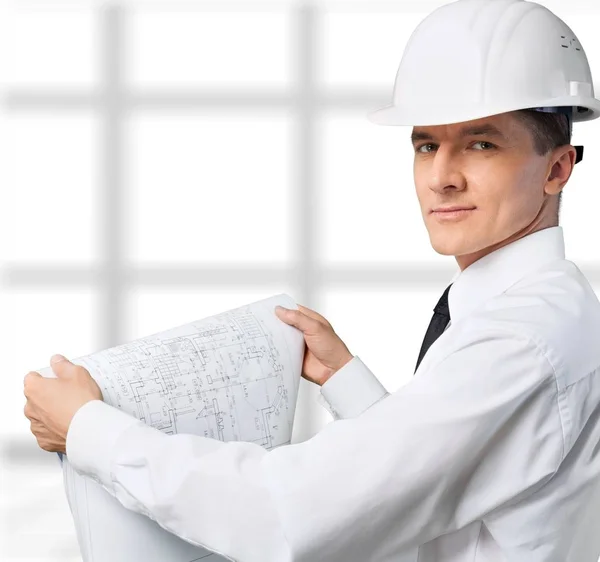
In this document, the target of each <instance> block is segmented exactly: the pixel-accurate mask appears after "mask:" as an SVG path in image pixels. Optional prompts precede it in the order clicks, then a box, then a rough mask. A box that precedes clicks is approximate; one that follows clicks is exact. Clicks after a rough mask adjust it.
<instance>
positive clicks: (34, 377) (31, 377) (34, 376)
mask: <svg viewBox="0 0 600 562" xmlns="http://www.w3.org/2000/svg"><path fill="white" fill-rule="evenodd" d="M41 378H43V377H42V375H40V374H39V373H37V372H36V371H30V372H29V373H27V374H26V375H25V378H24V379H23V394H24V395H25V397H26V398H29V396H30V394H31V389H32V388H33V387H35V385H36V383H37V382H38V380H39V379H41Z"/></svg>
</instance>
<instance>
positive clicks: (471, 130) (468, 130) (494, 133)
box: [410, 124, 506, 144]
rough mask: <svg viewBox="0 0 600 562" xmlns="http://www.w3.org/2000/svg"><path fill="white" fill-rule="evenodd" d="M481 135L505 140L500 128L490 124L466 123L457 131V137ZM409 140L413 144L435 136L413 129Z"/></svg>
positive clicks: (432, 138) (430, 139)
mask: <svg viewBox="0 0 600 562" xmlns="http://www.w3.org/2000/svg"><path fill="white" fill-rule="evenodd" d="M481 136H486V137H499V138H501V139H504V140H506V137H505V136H504V134H503V133H502V131H500V129H498V128H497V127H496V126H494V125H490V124H488V125H467V126H466V127H463V128H462V129H461V130H460V131H459V132H458V137H459V138H464V137H481ZM410 140H411V142H412V143H413V144H415V143H416V142H418V141H424V140H425V141H432V140H435V138H434V136H433V135H431V134H430V133H426V132H425V131H413V132H412V134H411V135H410Z"/></svg>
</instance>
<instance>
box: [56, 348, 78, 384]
mask: <svg viewBox="0 0 600 562" xmlns="http://www.w3.org/2000/svg"><path fill="white" fill-rule="evenodd" d="M50 366H51V367H52V370H53V371H54V374H55V375H56V376H57V377H58V378H60V377H66V376H69V375H70V374H71V373H72V372H73V371H72V369H73V367H76V365H74V364H73V363H71V361H69V360H68V359H67V358H66V357H65V356H64V355H60V354H59V353H57V354H56V355H53V356H52V357H51V358H50Z"/></svg>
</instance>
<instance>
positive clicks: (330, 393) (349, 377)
mask: <svg viewBox="0 0 600 562" xmlns="http://www.w3.org/2000/svg"><path fill="white" fill-rule="evenodd" d="M388 394H389V393H388V391H387V390H386V389H385V387H384V386H383V385H382V384H381V382H380V381H379V379H378V378H377V377H376V376H375V375H374V374H373V373H372V372H371V370H370V369H369V368H368V367H367V366H366V365H365V364H364V363H363V362H362V361H361V360H360V358H359V357H357V356H354V357H353V358H352V359H351V360H350V361H348V363H346V364H345V365H344V366H343V367H342V368H341V369H339V370H338V371H336V372H335V373H334V374H333V376H332V377H331V378H330V379H329V380H328V381H327V382H325V383H324V384H323V385H321V392H320V393H319V394H318V395H317V401H318V402H319V403H320V404H321V406H323V407H324V408H325V409H326V410H327V411H328V412H329V413H330V414H331V415H332V416H333V419H334V420H338V419H344V418H353V417H356V416H359V415H360V414H362V413H363V412H364V411H365V410H367V409H368V408H370V407H371V406H372V405H373V404H375V403H376V402H379V400H382V399H383V398H385V397H386V396H388Z"/></svg>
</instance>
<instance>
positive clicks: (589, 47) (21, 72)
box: [0, 0, 600, 562]
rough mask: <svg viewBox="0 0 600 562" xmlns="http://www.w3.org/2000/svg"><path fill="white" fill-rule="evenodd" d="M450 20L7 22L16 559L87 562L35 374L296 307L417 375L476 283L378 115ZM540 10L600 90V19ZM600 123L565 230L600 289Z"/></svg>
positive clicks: (401, 378)
mask: <svg viewBox="0 0 600 562" xmlns="http://www.w3.org/2000/svg"><path fill="white" fill-rule="evenodd" d="M444 3H446V2H440V1H426V0H418V1H412V0H395V1H393V0H390V1H378V0H360V1H357V0H352V1H351V0H346V1H342V0H340V1H325V0H323V1H316V0H315V1H312V2H299V1H291V0H288V1H286V0H276V1H259V0H257V1H253V0H244V1H229V0H215V1H206V2H204V1H201V0H197V1H195V2H179V1H176V0H169V1H168V2H166V1H164V2H151V1H137V2H135V1H131V2H126V1H122V2H114V3H107V2H85V1H83V0H77V1H66V0H65V1H54V0H44V1H43V2H42V1H39V2H33V1H28V0H19V1H18V2H9V1H7V0H5V1H4V2H2V3H1V4H0V64H1V67H0V68H1V75H0V79H1V83H0V154H1V155H3V156H4V157H0V195H1V197H0V351H1V353H0V373H1V377H2V380H1V386H0V416H1V417H0V421H1V423H0V471H1V472H0V486H1V493H0V517H1V518H2V519H1V521H0V559H1V560H3V561H6V562H9V561H17V560H18V561H23V560H30V561H33V560H35V561H40V562H51V561H52V562H54V561H59V560H60V561H61V562H64V561H66V562H75V561H79V560H80V557H79V555H78V547H77V543H76V540H75V533H74V528H73V524H72V521H71V515H70V512H69V510H68V505H67V502H66V499H65V497H64V493H63V489H62V479H61V472H60V469H59V464H58V461H57V459H56V456H55V455H51V454H49V453H44V452H43V451H40V450H39V449H38V448H37V444H36V442H35V440H34V438H33V436H32V435H31V434H30V433H29V423H28V421H27V420H26V419H25V418H24V416H23V411H22V409H23V405H24V397H23V394H22V382H23V377H24V376H25V374H26V373H27V372H28V371H30V370H35V369H39V368H41V367H44V366H46V365H48V363H49V358H50V356H51V355H52V354H54V353H62V354H64V355H66V356H67V357H69V358H74V357H78V356H81V355H86V354H89V353H93V352H94V351H98V350H101V349H105V348H107V347H111V346H114V345H118V344H120V343H125V342H126V341H130V340H133V339H136V338H138V337H142V336H145V335H149V334H151V333H154V332H157V331H160V330H164V329H167V328H170V327H173V326H176V325H180V324H183V323H186V322H189V321H192V320H196V319H200V318H203V317H206V316H209V315H212V314H216V313H219V312H223V311H225V310H229V309H231V308H235V307H237V306H241V305H243V304H246V303H249V302H253V301H255V300H258V299H262V298H266V297H268V296H271V295H274V294H276V293H280V292H287V293H289V294H290V295H291V296H292V297H293V298H294V299H296V301H297V302H299V303H301V304H304V305H305V306H308V307H310V308H313V309H315V310H317V311H318V312H320V313H321V314H323V315H324V316H325V317H327V318H328V319H329V320H330V321H331V323H332V324H333V326H334V328H335V329H336V331H337V332H338V333H339V335H340V336H341V337H342V339H343V340H344V341H345V342H346V344H347V345H348V346H349V348H350V350H351V351H352V352H353V353H354V354H355V355H359V356H360V357H361V359H363V361H364V362H365V363H366V364H367V365H368V366H369V367H370V368H371V370H372V371H373V372H374V373H375V374H376V375H377V376H378V377H379V378H380V379H381V380H382V382H383V384H384V385H385V386H386V387H387V388H388V390H390V391H393V390H395V389H396V388H398V387H399V386H401V385H402V384H403V383H405V382H406V381H407V380H409V378H410V377H411V376H412V372H413V369H414V364H415V361H416V358H417V353H418V350H419V346H420V343H421V340H422V337H423V334H424V332H425V329H426V327H427V324H428V322H429V319H430V317H431V311H432V307H433V306H434V305H435V303H436V302H437V299H438V297H439V295H440V294H441V292H442V291H443V289H444V288H445V287H446V285H447V283H448V282H449V280H450V279H451V277H452V275H453V274H454V272H455V270H456V266H455V263H454V261H453V260H452V259H451V258H447V257H441V256H439V255H437V254H436V253H435V252H434V251H433V250H432V249H431V247H430V246H429V243H428V238H427V234H426V231H425V228H424V227H423V225H422V220H421V216H420V211H419V207H418V203H417V199H416V196H415V193H414V184H413V178H412V159H413V152H412V148H411V144H410V140H409V135H410V132H411V129H410V128H407V127H378V126H376V125H372V124H371V123H370V122H368V121H367V119H366V113H367V112H368V111H369V110H371V109H375V108H377V107H379V106H380V105H385V104H387V103H389V102H390V101H391V95H392V87H393V82H394V78H395V73H396V69H397V66H398V63H399V62H400V58H401V55H402V51H403V48H404V46H405V44H406V41H407V40H408V38H409V35H410V33H411V32H412V31H413V29H414V28H415V26H416V25H417V24H418V23H419V22H420V21H421V20H422V19H423V18H424V17H425V16H426V15H427V14H428V13H429V12H430V11H431V10H433V9H435V8H437V7H438V6H440V5H442V4H444ZM539 3H541V4H544V5H546V6H548V7H549V8H550V9H552V10H553V11H554V12H555V13H556V14H557V15H559V16H560V17H561V18H562V19H564V20H565V21H566V22H567V24H568V25H570V26H571V27H572V28H573V30H574V31H575V33H576V35H577V36H578V38H579V39H580V41H581V43H582V44H583V47H584V49H585V50H586V52H587V55H588V59H589V60H590V63H591V65H592V69H593V71H595V72H596V79H597V81H600V78H599V77H600V40H599V38H598V34H597V30H598V29H599V28H600V6H599V5H598V3H596V2H591V1H590V0H587V1H586V0H571V1H570V2H568V3H566V2H564V0H556V1H540V2H539ZM599 83H600V82H599ZM599 90H600V88H598V87H597V88H596V95H597V97H600V96H599ZM598 127H599V125H598V123H597V122H596V121H593V122H590V123H583V124H576V125H575V130H574V139H573V142H574V143H575V144H584V145H585V150H586V156H585V159H584V161H583V162H582V163H581V164H579V165H578V166H577V168H576V169H575V172H574V174H573V176H572V178H571V180H570V182H569V184H568V186H567V188H566V192H565V196H564V200H563V210H562V216H561V223H562V225H563V227H564V229H565V238H566V243H567V256H568V257H570V258H571V259H572V260H574V261H575V262H576V263H577V264H578V265H579V266H580V268H581V269H582V270H583V271H584V273H585V274H586V275H587V276H588V279H590V281H591V282H592V283H593V284H594V287H595V288H597V289H600V255H599V253H598V248H597V240H598V211H597V209H598V204H600V186H599V185H598V179H597V176H598V170H597V168H596V166H595V163H596V162H597V161H598V158H599V156H600V143H599V142H598V141H596V142H594V137H598V131H599V130H600V129H598ZM317 390H318V389H317V387H316V386H314V385H312V384H311V383H308V382H306V381H302V385H301V390H300V397H299V405H298V409H297V417H296V420H295V428H294V438H293V440H294V441H295V442H297V441H302V440H305V439H307V438H309V437H310V436H312V435H314V433H315V432H317V431H318V430H319V429H320V428H321V427H322V426H323V425H324V424H326V423H328V422H329V421H330V418H329V415H328V414H327V413H326V412H325V411H324V410H323V409H322V408H321V407H320V406H319V405H318V404H317V403H316V401H315V397H316V394H317Z"/></svg>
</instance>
